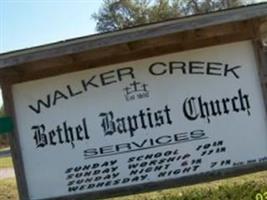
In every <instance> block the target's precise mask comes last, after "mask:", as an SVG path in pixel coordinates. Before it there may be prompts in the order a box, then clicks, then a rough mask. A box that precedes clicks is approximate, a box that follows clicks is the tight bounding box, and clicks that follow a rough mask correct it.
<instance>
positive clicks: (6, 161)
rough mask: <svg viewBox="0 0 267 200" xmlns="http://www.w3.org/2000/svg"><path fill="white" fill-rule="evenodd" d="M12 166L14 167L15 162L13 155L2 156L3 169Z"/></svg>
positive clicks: (0, 159) (1, 164)
mask: <svg viewBox="0 0 267 200" xmlns="http://www.w3.org/2000/svg"><path fill="white" fill-rule="evenodd" d="M12 167H13V163H12V159H11V157H4V158H0V169H2V168H12ZM0 199H1V198H0Z"/></svg>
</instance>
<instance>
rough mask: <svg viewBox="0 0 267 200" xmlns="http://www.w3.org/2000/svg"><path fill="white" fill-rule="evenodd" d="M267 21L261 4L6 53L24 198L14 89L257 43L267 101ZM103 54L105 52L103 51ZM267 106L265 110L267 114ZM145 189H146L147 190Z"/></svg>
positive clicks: (241, 170)
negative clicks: (265, 27) (265, 33)
mask: <svg viewBox="0 0 267 200" xmlns="http://www.w3.org/2000/svg"><path fill="white" fill-rule="evenodd" d="M266 21H267V4H258V5H253V6H248V7H241V8H237V9H231V10H227V11H220V12H215V13H210V14H205V15H197V16H192V17H185V18H180V19H174V20H170V21H166V22H161V23H155V24H150V25H145V26H140V27H136V28H131V29H127V30H122V31H117V32H113V33H106V34H99V35H93V36H88V37H83V38H78V39H74V40H69V41H64V42H59V43H55V44H50V45H45V46H40V47H35V48H31V49H25V50H20V51H15V52H10V53H4V54H1V55H0V81H1V82H0V83H1V88H2V92H3V98H4V105H5V110H6V113H7V114H8V115H9V116H11V117H12V118H13V121H14V124H15V130H14V131H13V133H11V134H10V145H11V151H12V158H13V162H14V167H15V172H16V178H17V185H18V190H19V195H20V199H22V200H29V199H30V196H29V192H28V191H29V190H28V188H27V180H26V177H25V169H24V165H23V156H22V153H21V149H22V148H21V146H20V141H19V135H18V131H17V125H16V124H17V123H16V117H15V110H14V98H13V96H12V92H11V91H12V85H13V84H15V83H21V82H25V81H29V80H37V79H40V78H45V77H50V76H55V75H59V74H64V73H69V72H74V71H79V70H83V69H89V68H95V67H100V66H105V65H107V64H115V63H121V62H125V61H132V60H136V59H141V58H147V57H151V56H157V55H163V54H167V53H173V52H179V51H185V50H189V49H196V48H200V47H208V46H213V45H218V44H226V43H231V42H237V41H244V40H251V41H253V44H254V47H255V54H256V55H257V58H258V59H257V61H258V72H259V77H260V80H261V85H262V92H263V95H264V98H265V99H264V100H265V103H267V91H266V87H267V73H266V71H267V70H266V67H267V66H266V65H265V64H264V63H265V62H264V61H266V52H264V48H263V46H262V42H261V33H260V31H259V30H260V26H261V25H262V24H263V23H266ZM100 52H101V53H100ZM266 109H267V106H266V107H265V110H266ZM260 170H267V163H266V162H265V163H261V164H255V165H250V166H249V167H247V166H242V167H238V168H237V169H234V170H233V169H227V170H219V171H214V172H212V173H211V174H210V175H207V174H200V175H194V176H190V177H185V178H178V179H175V180H168V181H162V182H156V183H153V182H152V183H146V184H141V185H138V186H135V187H132V186H131V187H124V188H123V189H119V191H118V190H117V189H110V190H107V191H105V193H101V192H94V193H90V194H89V195H88V194H82V195H72V196H64V197H60V198H56V199H58V200H60V199H86V198H88V199H97V198H103V197H114V196H119V195H125V194H134V193H138V192H140V191H142V192H144V191H152V190H155V189H164V188H168V187H174V186H182V185H190V184H195V183H200V182H206V181H211V180H216V179H220V178H225V177H231V176H237V175H240V174H245V173H250V172H256V171H260ZM144 188H145V189H144ZM53 199H55V198H53Z"/></svg>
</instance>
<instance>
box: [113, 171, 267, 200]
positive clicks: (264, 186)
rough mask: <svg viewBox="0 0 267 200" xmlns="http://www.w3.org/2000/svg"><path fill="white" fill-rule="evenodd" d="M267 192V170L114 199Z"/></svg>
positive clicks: (248, 199) (229, 197)
mask: <svg viewBox="0 0 267 200" xmlns="http://www.w3.org/2000/svg"><path fill="white" fill-rule="evenodd" d="M264 192H267V171H264V172H258V173H253V174H249V175H243V176H239V177H236V178H228V179H224V180H220V181H212V182H209V183H202V184H196V185H193V186H186V187H180V188H174V189H167V190H161V191H157V192H150V193H144V194H138V195H131V196H126V197H120V198H113V199H112V200H203V199H204V200H215V199H216V200H241V199H242V200H254V199H255V196H256V194H257V193H262V194H263V193H264Z"/></svg>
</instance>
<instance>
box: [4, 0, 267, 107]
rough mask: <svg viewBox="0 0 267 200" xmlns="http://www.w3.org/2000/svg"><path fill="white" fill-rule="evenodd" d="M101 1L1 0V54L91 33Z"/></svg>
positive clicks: (93, 29) (93, 30)
mask: <svg viewBox="0 0 267 200" xmlns="http://www.w3.org/2000/svg"><path fill="white" fill-rule="evenodd" d="M256 1H258V2H261V1H267V0H256ZM102 2H103V1H102V0H0V53H4V52H9V51H13V50H18V49H23V48H28V47H33V46H38V45H43V44H48V43H53V42H58V41H62V40H66V39H70V38H75V37H80V36H85V35H90V34H94V33H96V31H95V25H96V23H95V21H94V20H93V19H92V17H91V15H92V14H93V13H95V12H98V10H99V8H100V6H101V4H102ZM0 92H1V91H0ZM1 105H2V99H1V93H0V106H1Z"/></svg>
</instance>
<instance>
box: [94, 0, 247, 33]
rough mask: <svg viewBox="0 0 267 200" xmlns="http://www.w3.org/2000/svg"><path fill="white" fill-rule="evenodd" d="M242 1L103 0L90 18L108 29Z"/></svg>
mask: <svg viewBox="0 0 267 200" xmlns="http://www.w3.org/2000/svg"><path fill="white" fill-rule="evenodd" d="M244 3H245V2H244V1H243V0H104V1H103V4H102V7H101V8H100V10H99V11H98V13H94V14H93V15H92V18H93V19H94V20H96V30H97V31H98V32H108V31H116V30H121V29H125V28H129V27H133V26H138V25H141V24H148V23H153V22H159V21H163V20H167V19H171V18H177V17H180V16H186V15H192V14H199V13H207V12H212V11H217V10H222V9H227V8H232V7H236V6H240V5H242V4H244Z"/></svg>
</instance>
